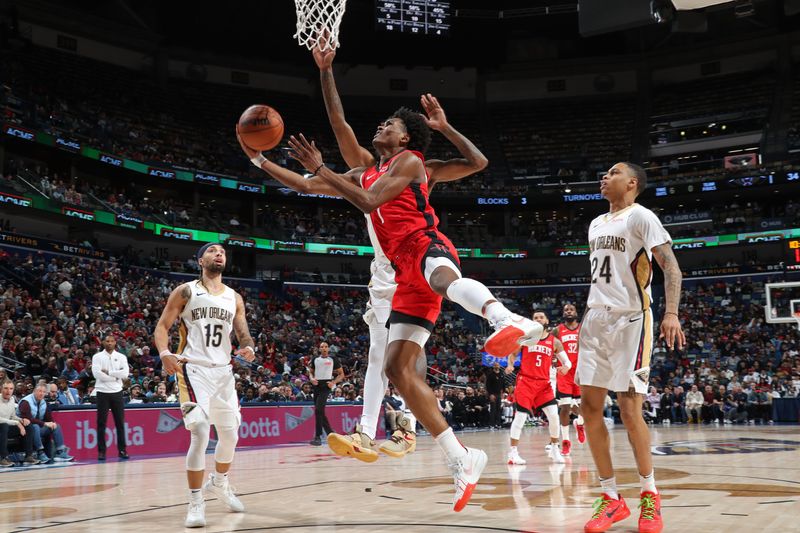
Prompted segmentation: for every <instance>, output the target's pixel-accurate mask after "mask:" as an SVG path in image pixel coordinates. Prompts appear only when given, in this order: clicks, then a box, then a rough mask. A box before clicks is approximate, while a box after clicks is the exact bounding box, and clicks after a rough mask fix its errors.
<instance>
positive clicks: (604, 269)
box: [592, 255, 611, 283]
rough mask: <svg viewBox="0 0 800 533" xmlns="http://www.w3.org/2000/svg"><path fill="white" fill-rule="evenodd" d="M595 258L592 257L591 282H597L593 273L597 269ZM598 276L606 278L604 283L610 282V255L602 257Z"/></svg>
mask: <svg viewBox="0 0 800 533" xmlns="http://www.w3.org/2000/svg"><path fill="white" fill-rule="evenodd" d="M597 264H598V261H597V258H596V257H595V258H594V259H592V283H597V278H596V277H595V276H594V273H595V272H596V271H597ZM597 277H599V278H606V283H611V256H610V255H607V256H605V257H604V258H603V263H602V264H601V265H600V274H599V275H598V276H597Z"/></svg>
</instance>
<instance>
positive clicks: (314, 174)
mask: <svg viewBox="0 0 800 533" xmlns="http://www.w3.org/2000/svg"><path fill="white" fill-rule="evenodd" d="M324 166H325V163H322V164H320V166H318V167H317V170H315V171H314V172H313V173H312V174H311V175H312V176H316V175H317V172H319V169H321V168H322V167H324Z"/></svg>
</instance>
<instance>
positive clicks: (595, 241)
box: [588, 204, 672, 312]
mask: <svg viewBox="0 0 800 533" xmlns="http://www.w3.org/2000/svg"><path fill="white" fill-rule="evenodd" d="M671 242H672V239H671V238H670V236H669V233H667V230H665V229H664V226H662V225H661V221H660V220H658V217H657V216H656V215H655V214H654V213H653V212H652V211H650V210H649V209H647V208H646V207H643V206H641V205H639V204H633V205H631V206H629V207H626V208H625V209H622V210H621V211H618V212H616V213H607V214H605V215H600V216H599V217H597V218H595V219H594V220H593V221H592V224H591V225H590V226H589V252H590V256H589V260H590V266H591V276H592V284H591V289H590V290H589V302H588V306H589V308H594V309H604V308H610V310H612V311H618V312H634V311H642V310H644V309H647V308H649V307H650V302H651V299H652V295H651V292H650V281H651V279H652V277H653V268H652V259H653V253H652V249H653V248H654V247H656V246H659V245H662V244H665V243H671Z"/></svg>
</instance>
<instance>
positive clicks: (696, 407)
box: [686, 385, 703, 424]
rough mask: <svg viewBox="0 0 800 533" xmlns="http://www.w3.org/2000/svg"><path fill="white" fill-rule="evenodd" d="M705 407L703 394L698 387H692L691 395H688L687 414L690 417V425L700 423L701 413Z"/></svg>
mask: <svg viewBox="0 0 800 533" xmlns="http://www.w3.org/2000/svg"><path fill="white" fill-rule="evenodd" d="M702 407H703V394H702V393H701V392H700V391H699V390H698V389H697V385H692V389H691V390H690V391H689V394H687V395H686V413H687V414H688V415H689V423H690V424H691V423H695V424H699V423H700V413H701V410H702Z"/></svg>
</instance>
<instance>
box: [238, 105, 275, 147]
mask: <svg viewBox="0 0 800 533" xmlns="http://www.w3.org/2000/svg"><path fill="white" fill-rule="evenodd" d="M239 135H241V137H242V140H243V141H244V143H245V144H246V145H247V146H249V147H250V148H252V149H254V150H272V149H273V148H275V147H276V146H277V145H278V143H279V142H281V139H282V138H283V119H282V118H281V115H280V114H279V113H278V112H277V111H275V110H274V109H273V108H271V107H270V106H268V105H251V106H250V107H248V108H247V109H245V110H244V113H242V116H241V117H239Z"/></svg>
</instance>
